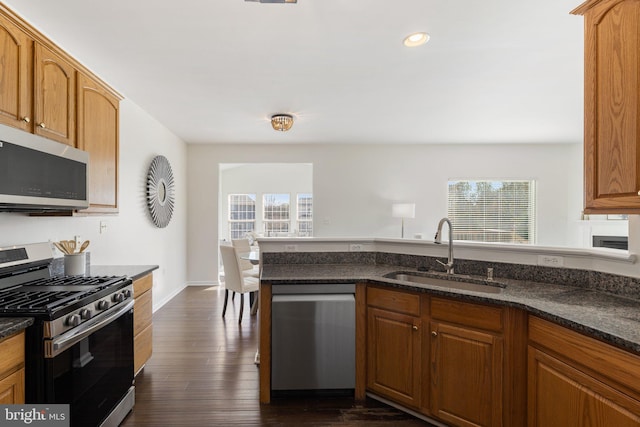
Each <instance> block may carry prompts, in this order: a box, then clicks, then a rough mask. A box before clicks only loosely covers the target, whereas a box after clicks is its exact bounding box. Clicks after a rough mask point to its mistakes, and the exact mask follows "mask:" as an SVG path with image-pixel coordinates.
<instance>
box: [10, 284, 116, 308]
mask: <svg viewBox="0 0 640 427" xmlns="http://www.w3.org/2000/svg"><path fill="white" fill-rule="evenodd" d="M125 280H126V277H123V276H92V277H84V276H56V277H50V278H42V279H36V280H32V281H29V282H25V283H22V284H20V285H16V286H13V287H11V288H7V289H5V290H2V291H0V313H3V314H6V313H9V314H11V313H15V314H23V313H24V314H34V315H35V314H46V315H52V313H54V312H56V311H59V310H61V309H63V308H65V307H69V306H72V305H74V304H75V303H76V302H79V301H87V300H90V299H92V298H91V296H92V295H94V294H98V293H101V294H102V293H104V292H103V291H105V292H109V291H106V289H107V288H109V287H111V286H114V285H117V284H119V283H122V282H124V281H125Z"/></svg>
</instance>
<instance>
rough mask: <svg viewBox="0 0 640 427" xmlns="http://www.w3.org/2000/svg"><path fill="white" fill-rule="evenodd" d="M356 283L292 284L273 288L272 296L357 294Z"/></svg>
mask: <svg viewBox="0 0 640 427" xmlns="http://www.w3.org/2000/svg"><path fill="white" fill-rule="evenodd" d="M355 293H356V285H355V283H313V284H308V285H305V284H302V283H292V284H290V285H273V286H271V295H286V294H294V295H300V294H355Z"/></svg>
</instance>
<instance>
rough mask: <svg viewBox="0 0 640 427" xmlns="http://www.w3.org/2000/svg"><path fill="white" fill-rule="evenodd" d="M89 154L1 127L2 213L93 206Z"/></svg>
mask: <svg viewBox="0 0 640 427" xmlns="http://www.w3.org/2000/svg"><path fill="white" fill-rule="evenodd" d="M88 169H89V154H88V153H87V152H85V151H82V150H78V149H77V148H74V147H70V146H68V145H65V144H61V143H58V142H55V141H52V140H49V139H46V138H42V137H40V136H38V135H34V134H31V133H28V132H24V131H21V130H18V129H14V128H11V127H8V126H3V125H0V212H46V211H65V210H66V211H69V210H73V209H85V208H87V207H88V206H89V197H88V187H89V182H88V180H89V173H88V172H89V170H88Z"/></svg>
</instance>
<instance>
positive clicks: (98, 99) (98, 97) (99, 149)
mask: <svg viewBox="0 0 640 427" xmlns="http://www.w3.org/2000/svg"><path fill="white" fill-rule="evenodd" d="M77 89H78V104H77V106H78V121H77V130H78V141H77V145H78V148H79V149H81V150H84V151H87V152H88V153H89V209H87V211H88V212H117V210H118V122H119V120H118V111H119V100H118V98H116V97H115V96H113V95H112V94H110V93H109V92H108V91H107V90H106V89H104V88H103V87H102V86H101V85H100V84H99V83H98V82H96V81H95V80H93V79H90V78H89V77H87V76H85V75H83V74H80V73H78V87H77Z"/></svg>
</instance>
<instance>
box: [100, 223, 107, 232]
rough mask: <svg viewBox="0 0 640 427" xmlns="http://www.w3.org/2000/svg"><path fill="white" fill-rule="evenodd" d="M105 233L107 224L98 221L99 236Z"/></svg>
mask: <svg viewBox="0 0 640 427" xmlns="http://www.w3.org/2000/svg"><path fill="white" fill-rule="evenodd" d="M106 232H107V222H106V221H100V234H102V233H106Z"/></svg>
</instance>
